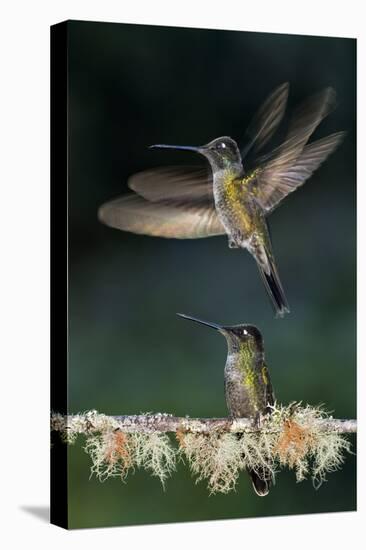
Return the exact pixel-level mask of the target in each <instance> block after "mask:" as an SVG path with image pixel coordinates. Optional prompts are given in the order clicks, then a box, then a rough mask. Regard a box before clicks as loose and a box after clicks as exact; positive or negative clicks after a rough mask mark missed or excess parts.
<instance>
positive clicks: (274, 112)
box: [242, 82, 289, 158]
mask: <svg viewBox="0 0 366 550" xmlns="http://www.w3.org/2000/svg"><path fill="white" fill-rule="evenodd" d="M288 90H289V84H288V82H285V83H284V84H281V86H279V87H278V88H276V89H275V91H274V92H272V94H271V95H270V96H269V97H268V98H267V99H266V101H265V102H264V103H263V105H262V106H261V107H260V109H259V110H258V112H257V113H256V114H255V115H254V118H253V120H252V121H251V123H250V124H249V126H248V128H247V130H246V137H247V140H248V143H247V145H246V147H245V148H244V149H243V151H242V158H244V157H245V156H246V155H247V154H248V152H249V150H250V149H252V148H254V150H255V151H260V150H261V149H262V148H263V147H264V146H265V145H266V143H267V142H268V141H269V140H270V139H271V137H272V136H273V134H274V132H275V131H276V130H277V128H278V126H279V124H280V122H281V120H282V118H283V115H284V113H285V110H286V104H287V98H288Z"/></svg>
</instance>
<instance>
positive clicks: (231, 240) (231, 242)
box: [228, 239, 239, 248]
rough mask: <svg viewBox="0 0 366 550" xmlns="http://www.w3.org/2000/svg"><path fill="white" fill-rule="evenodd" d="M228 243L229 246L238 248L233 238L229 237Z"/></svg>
mask: <svg viewBox="0 0 366 550" xmlns="http://www.w3.org/2000/svg"><path fill="white" fill-rule="evenodd" d="M228 245H229V248H239V247H238V245H237V244H236V242H235V241H234V239H229V240H228Z"/></svg>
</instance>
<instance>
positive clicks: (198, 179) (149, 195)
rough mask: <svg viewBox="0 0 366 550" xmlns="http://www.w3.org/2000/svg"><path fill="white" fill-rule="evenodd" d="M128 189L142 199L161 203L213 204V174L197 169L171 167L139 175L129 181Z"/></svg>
mask: <svg viewBox="0 0 366 550" xmlns="http://www.w3.org/2000/svg"><path fill="white" fill-rule="evenodd" d="M128 186H129V188H130V189H132V190H133V191H135V192H136V193H137V194H138V195H141V197H144V198H145V199H147V200H149V201H152V202H157V201H161V200H164V201H165V200H170V201H185V200H189V202H191V203H192V202H193V203H195V202H200V203H202V202H205V201H206V202H208V201H213V188H212V171H211V170H209V169H208V168H207V169H206V168H203V169H202V168H197V167H196V166H168V167H165V168H153V169H151V170H145V171H144V172H138V173H137V174H134V175H133V176H131V177H130V178H129V180H128Z"/></svg>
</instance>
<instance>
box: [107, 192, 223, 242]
mask: <svg viewBox="0 0 366 550" xmlns="http://www.w3.org/2000/svg"><path fill="white" fill-rule="evenodd" d="M98 217H99V219H100V221H101V222H103V223H104V224H106V225H109V226H110V227H114V228H116V229H121V230H123V231H130V232H132V233H139V234H142V235H152V236H155V237H166V238H170V239H198V238H204V237H212V236H215V235H223V234H225V229H224V227H223V225H222V224H221V222H220V220H219V218H218V216H217V214H216V210H215V207H214V205H213V203H211V204H210V203H206V204H204V203H202V201H201V204H197V205H193V206H192V205H191V204H189V205H188V204H184V202H178V201H177V202H173V201H164V202H163V201H161V202H149V201H147V200H145V199H144V198H143V197H140V196H139V195H135V194H128V195H124V196H122V197H119V198H117V199H115V200H112V201H109V202H107V203H105V204H104V205H102V206H101V207H100V209H99V211H98Z"/></svg>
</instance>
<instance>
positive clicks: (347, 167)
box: [69, 22, 356, 527]
mask: <svg viewBox="0 0 366 550" xmlns="http://www.w3.org/2000/svg"><path fill="white" fill-rule="evenodd" d="M355 50H356V43H355V41H354V40H351V39H338V38H319V37H306V36H302V37H301V36H289V35H274V34H262V33H246V32H230V31H215V30H195V29H177V28H163V27H150V26H139V25H122V24H121V25H119V24H105V23H84V22H70V23H69V129H70V164H69V259H70V262H69V275H70V285H69V316H70V325H69V410H70V412H77V411H84V410H89V409H97V410H98V411H100V412H104V413H106V414H137V413H140V412H146V411H154V412H158V411H160V412H171V413H174V414H176V415H190V416H207V417H209V416H224V415H226V407H225V400H224V392H223V368H224V364H225V357H226V344H225V341H224V339H223V338H222V337H221V336H220V335H219V334H217V333H215V332H214V331H210V330H209V329H206V328H204V327H199V326H197V325H193V324H189V323H187V322H185V321H183V320H181V319H178V318H177V317H176V316H175V312H177V311H180V312H185V313H190V314H193V315H197V316H201V317H202V318H204V319H208V320H212V321H217V322H223V323H232V324H234V323H239V322H250V323H253V324H256V325H257V326H258V327H259V328H260V329H261V331H262V333H263V335H264V339H265V346H266V355H267V362H268V365H269V368H270V371H271V374H272V379H273V383H274V387H275V390H276V396H277V398H278V400H280V401H282V402H284V403H287V402H289V401H291V400H302V401H304V402H305V403H306V402H308V403H311V404H318V403H325V404H326V407H327V408H328V409H330V410H334V411H335V412H334V414H335V415H336V416H338V417H355V414H356V402H355V385H356V348H355V333H356V326H355V313H356V305H355V298H356V296H355V293H356V287H355V273H356V265H355V262H356V257H355V251H356V238H355V227H356V224H355V200H356V199H355V195H356V183H355ZM287 80H288V81H290V86H291V88H290V99H289V106H290V107H293V106H294V104H296V103H297V102H299V101H301V100H302V99H304V98H305V97H306V96H308V95H309V94H311V93H314V92H316V91H317V90H319V89H321V88H323V87H325V86H328V85H331V86H333V87H334V88H335V89H336V90H337V93H338V100H339V106H338V109H337V110H336V111H335V112H334V113H333V114H332V115H331V116H330V117H329V119H327V120H326V121H325V122H324V123H323V124H322V125H321V127H320V128H319V129H318V130H317V132H316V135H317V136H324V135H327V134H328V133H330V132H332V131H338V130H347V132H348V135H347V139H346V140H345V142H344V144H343V145H342V146H341V147H340V148H339V149H338V150H337V152H336V153H335V154H334V155H333V156H332V157H331V158H330V160H329V161H328V162H327V163H326V164H325V165H324V166H323V167H321V169H320V170H319V171H318V172H317V173H316V174H315V175H314V177H313V178H312V179H311V181H310V182H308V183H307V184H306V186H305V188H303V189H301V190H300V191H298V192H297V193H295V194H294V195H292V196H291V197H290V198H289V199H288V200H287V201H285V203H284V205H283V206H282V207H281V208H279V209H278V210H277V211H276V212H275V213H274V214H273V215H272V216H271V219H270V222H271V229H272V236H273V241H274V250H275V253H276V257H277V261H278V265H279V268H280V273H281V276H282V281H283V285H284V287H285V289H286V293H287V296H288V300H289V303H290V306H291V314H290V315H288V316H286V318H285V319H283V320H275V319H274V316H273V313H272V309H271V306H270V303H269V300H268V298H267V296H266V294H265V291H264V288H263V286H262V282H261V280H260V278H259V276H258V272H257V268H256V266H255V263H254V261H253V260H252V258H251V257H250V256H249V254H248V253H246V252H242V251H239V250H229V248H228V247H227V241H226V238H224V237H216V238H212V239H206V240H196V241H176V240H164V239H157V238H149V237H142V236H137V235H130V234H128V233H122V232H119V231H116V230H113V229H110V228H107V227H105V226H102V225H101V224H100V223H98V221H97V216H96V214H97V209H98V206H99V205H100V204H101V203H103V202H104V201H106V200H108V199H110V198H112V197H114V196H116V195H118V194H120V193H121V192H123V191H124V190H125V189H126V181H127V178H128V176H129V175H130V174H132V173H134V172H135V171H139V170H142V169H145V168H148V167H151V166H156V165H168V164H174V163H177V162H178V163H179V162H180V163H188V164H192V161H194V162H197V163H200V162H204V161H203V160H202V161H201V159H199V158H197V159H196V158H194V157H193V156H192V155H190V154H182V153H181V154H179V153H177V152H174V153H173V152H167V151H149V150H148V149H147V146H148V145H150V144H152V143H180V144H202V143H206V142H207V141H209V140H211V139H213V138H214V137H217V136H220V135H230V136H232V137H233V138H234V139H237V140H239V141H240V139H241V138H243V136H244V132H245V127H246V125H247V123H248V122H249V120H250V118H251V116H252V114H253V112H254V111H255V109H256V108H257V107H258V106H259V104H260V103H261V102H262V101H263V100H264V99H265V97H266V96H267V95H268V94H269V93H270V92H271V91H272V90H273V88H275V87H276V86H277V85H279V84H280V83H282V82H284V81H287ZM353 442H354V443H355V441H353ZM82 443H83V442H82V441H81V440H79V441H78V443H77V444H76V445H75V446H74V447H71V448H70V449H69V474H70V475H69V504H70V508H69V520H70V526H71V527H93V526H111V525H122V524H137V523H150V522H169V521H183V520H184V521H193V520H205V519H217V518H234V517H238V518H239V517H249V516H265V515H275V514H295V513H309V512H329V511H339V510H354V509H355V505H356V504H355V500H356V496H355V491H356V489H355V457H354V456H348V457H347V460H346V464H345V466H344V468H343V470H342V471H340V472H336V473H334V474H330V475H329V481H328V483H326V484H324V485H323V486H322V487H321V488H320V489H319V490H318V491H315V490H314V489H313V487H312V484H311V481H306V482H303V483H301V484H296V482H295V477H294V474H293V473H292V472H287V471H285V472H282V473H280V474H279V475H278V478H277V483H276V485H275V487H274V488H273V489H272V490H271V492H270V494H269V496H268V497H266V498H262V499H261V498H258V497H257V496H256V495H255V494H254V493H253V491H252V490H251V488H250V484H249V482H248V479H247V478H246V476H245V475H242V476H241V478H240V482H239V484H238V486H237V491H236V492H232V493H230V494H228V495H217V496H211V497H210V496H209V494H208V491H207V490H206V487H205V484H204V483H200V484H198V485H195V483H194V479H192V478H191V476H190V473H189V472H188V469H187V467H186V466H184V465H182V464H181V465H180V466H179V469H178V472H177V473H176V474H174V475H173V477H172V478H171V479H170V480H169V481H168V483H167V486H166V491H165V492H163V491H162V488H161V485H160V483H159V481H158V480H157V479H155V478H152V477H150V476H149V475H148V474H146V473H145V472H140V471H138V472H136V473H135V474H134V475H131V476H130V477H129V478H128V482H127V484H123V483H121V482H120V481H119V480H118V479H113V480H108V481H106V482H105V483H100V482H98V481H97V480H96V479H95V478H92V479H89V466H90V461H89V457H88V456H87V455H86V454H85V453H84V451H83V449H82Z"/></svg>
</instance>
